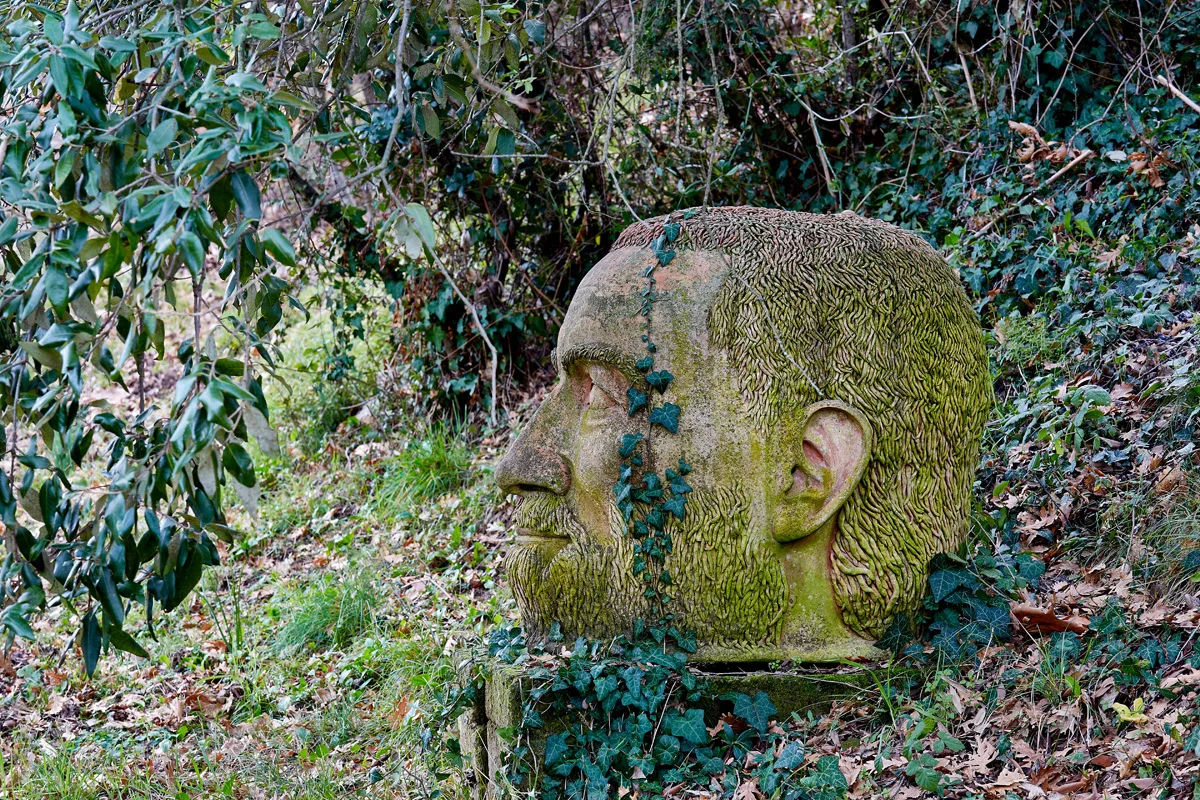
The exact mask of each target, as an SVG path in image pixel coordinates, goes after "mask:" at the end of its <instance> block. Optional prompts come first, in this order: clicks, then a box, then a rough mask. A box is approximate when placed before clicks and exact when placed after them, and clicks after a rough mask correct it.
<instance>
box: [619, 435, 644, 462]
mask: <svg viewBox="0 0 1200 800" xmlns="http://www.w3.org/2000/svg"><path fill="white" fill-rule="evenodd" d="M641 440H642V434H640V433H627V434H625V435H624V436H622V437H621V447H620V448H619V449H618V450H617V453H618V454H619V455H620V456H621V458H629V457H630V456H632V455H633V451H634V448H636V447H637V444H638V442H640V441H641Z"/></svg>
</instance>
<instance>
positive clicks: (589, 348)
mask: <svg viewBox="0 0 1200 800" xmlns="http://www.w3.org/2000/svg"><path fill="white" fill-rule="evenodd" d="M580 361H586V362H588V363H591V364H599V365H600V366H604V367H611V368H612V369H615V370H616V371H617V372H620V373H621V374H622V375H624V376H625V377H626V378H628V379H629V382H630V383H634V384H640V383H642V382H644V381H645V376H643V375H642V373H641V372H640V371H639V370H638V368H637V362H635V361H634V359H633V357H632V356H630V355H629V354H628V353H625V352H622V351H621V350H618V349H617V348H615V347H610V346H609V345H606V344H579V345H575V346H574V347H572V348H570V349H569V350H567V352H565V353H563V355H562V356H561V358H560V360H559V368H560V369H562V370H563V371H566V370H568V369H570V368H571V366H572V365H573V364H577V363H579V362H580Z"/></svg>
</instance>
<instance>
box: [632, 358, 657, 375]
mask: <svg viewBox="0 0 1200 800" xmlns="http://www.w3.org/2000/svg"><path fill="white" fill-rule="evenodd" d="M634 366H635V367H637V368H638V369H639V370H640V371H642V372H647V371H648V370H649V369H650V368H651V367H653V366H654V356H644V357H642V358H640V359H638V362H637V363H636V364H634Z"/></svg>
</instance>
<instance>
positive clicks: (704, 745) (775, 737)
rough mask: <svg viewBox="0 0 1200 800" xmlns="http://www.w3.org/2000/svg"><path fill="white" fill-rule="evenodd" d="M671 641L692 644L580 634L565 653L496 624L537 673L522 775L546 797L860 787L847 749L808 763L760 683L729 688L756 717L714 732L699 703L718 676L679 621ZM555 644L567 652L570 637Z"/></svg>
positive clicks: (524, 730) (833, 794)
mask: <svg viewBox="0 0 1200 800" xmlns="http://www.w3.org/2000/svg"><path fill="white" fill-rule="evenodd" d="M670 640H671V642H672V643H673V644H675V645H676V646H679V647H680V648H681V649H680V650H678V651H676V652H668V651H666V650H665V649H664V648H663V647H662V646H661V645H660V644H659V643H657V642H655V641H654V640H652V639H645V640H640V641H627V640H624V639H618V640H617V641H615V642H612V643H599V642H588V641H586V640H584V639H579V640H577V641H576V642H574V643H573V644H572V645H571V647H570V653H569V654H568V655H561V656H560V657H559V658H557V659H554V658H548V656H547V654H546V651H544V650H542V649H541V648H540V647H536V646H535V647H528V646H527V645H526V643H525V640H524V636H523V635H522V634H521V632H520V629H518V628H511V629H510V628H499V629H496V630H494V631H493V632H492V634H491V637H490V640H489V653H490V655H491V656H493V657H495V658H498V659H500V660H502V661H504V662H508V663H515V664H525V665H526V666H525V670H524V674H525V675H526V677H527V678H528V679H529V680H530V681H531V683H532V688H531V689H530V691H529V692H528V695H527V702H526V703H525V706H524V710H523V714H524V718H523V721H522V725H521V729H520V730H519V731H516V732H515V733H516V734H517V740H516V748H515V752H514V758H513V761H512V764H511V765H510V773H509V778H510V780H512V782H513V784H514V785H515V786H517V787H518V788H521V789H527V788H529V787H530V786H531V785H532V784H533V783H534V782H535V781H536V783H537V789H536V792H537V796H538V797H541V798H545V799H546V800H551V799H552V798H554V799H555V800H557V798H581V799H582V798H592V797H615V796H619V795H620V793H621V790H622V789H636V790H638V791H640V792H642V793H643V795H645V796H661V794H662V792H663V790H664V789H666V788H667V787H668V786H670V785H673V784H679V783H685V784H687V783H691V784H692V785H711V782H712V781H715V782H716V784H715V785H716V786H719V787H720V790H721V794H722V796H724V797H732V795H733V793H734V791H735V790H736V789H737V788H738V787H739V786H741V785H742V784H743V783H744V782H745V781H747V780H748V779H750V778H755V779H757V781H758V786H759V788H760V789H761V790H762V791H763V792H765V793H767V794H768V796H778V797H779V798H780V799H781V800H816V799H817V798H824V799H825V800H837V799H838V798H842V797H844V796H845V794H846V792H847V790H848V788H849V787H848V785H847V783H846V779H845V777H844V776H843V775H842V773H841V772H840V771H839V769H838V760H837V758H836V757H834V756H824V757H822V758H820V759H819V760H818V761H817V762H816V763H815V764H813V765H812V766H811V767H810V768H808V769H807V770H805V769H804V763H805V758H804V756H805V750H804V745H803V743H802V742H801V741H797V740H792V741H786V742H785V740H784V736H783V734H782V732H781V729H780V728H779V727H778V726H777V725H773V723H774V720H775V716H774V715H775V708H774V706H773V705H772V704H771V701H770V700H769V699H768V698H767V696H766V695H765V694H763V693H761V692H760V693H758V694H757V695H755V696H754V697H749V696H747V695H744V694H735V695H730V696H728V697H726V698H723V699H724V700H725V701H726V702H728V703H729V704H731V706H732V713H733V715H734V716H735V717H737V718H741V720H742V722H744V723H745V727H744V729H741V730H740V732H736V731H735V730H734V728H733V727H731V726H730V725H728V724H721V725H719V726H717V730H716V732H715V733H714V734H710V733H709V728H708V727H707V726H706V723H705V720H704V712H703V710H702V709H701V708H700V707H699V706H698V704H699V703H700V702H701V700H702V699H703V698H704V697H705V695H706V692H707V691H708V686H707V683H706V681H705V680H704V679H703V678H701V677H699V676H698V675H696V674H695V673H693V672H691V671H689V670H688V669H687V651H688V650H690V649H691V643H690V642H689V641H688V639H687V638H686V637H679V635H678V632H676V631H674V630H673V629H672V631H671V633H670ZM550 651H551V652H554V653H561V652H562V643H561V639H558V640H555V641H552V642H551V643H550ZM531 657H536V662H535V661H532V660H531ZM546 664H550V666H545V665H546ZM478 691H479V689H478V687H477V688H476V689H475V692H478ZM740 727H741V726H739V728H740ZM532 731H540V732H542V733H544V734H545V740H544V741H545V744H544V750H543V752H542V761H541V771H540V772H539V773H534V772H533V770H532V767H531V765H532V764H533V763H534V760H533V759H532V758H530V752H529V740H528V739H527V738H526V737H527V736H528V735H529V734H530V732H532ZM776 753H778V755H777V754H776ZM727 762H728V763H727ZM776 792H779V794H778V795H775V793H776Z"/></svg>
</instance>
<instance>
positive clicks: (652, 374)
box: [613, 222, 695, 652]
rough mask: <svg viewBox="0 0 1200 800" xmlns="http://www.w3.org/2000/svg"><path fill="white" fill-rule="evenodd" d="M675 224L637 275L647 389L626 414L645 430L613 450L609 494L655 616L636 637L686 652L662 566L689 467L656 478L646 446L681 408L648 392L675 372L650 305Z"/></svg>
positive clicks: (683, 503) (687, 640)
mask: <svg viewBox="0 0 1200 800" xmlns="http://www.w3.org/2000/svg"><path fill="white" fill-rule="evenodd" d="M679 231H680V226H679V223H678V222H669V223H667V224H666V225H664V226H663V232H662V235H660V236H659V237H658V238H657V239H656V240H655V241H654V246H653V250H654V256H655V260H654V261H653V262H651V263H650V265H649V266H647V267H646V269H645V271H644V272H643V273H642V277H643V278H645V279H646V284H645V288H644V289H642V291H641V297H642V305H641V309H640V312H639V313H640V314H641V316H642V318H643V320H644V324H645V333H643V334H642V342H643V344H644V345H645V348H646V355H645V356H643V357H642V358H641V359H639V360H638V362H637V368H638V370H639V371H640V372H642V373H643V374H644V375H645V376H646V384H647V385H648V386H649V392H648V393H647V392H643V391H641V390H640V389H639V388H638V387H636V386H630V387H629V389H628V391H627V392H626V399H627V400H628V403H629V405H628V412H629V416H630V417H631V418H634V417H639V416H640V415H642V413H643V412H647V413H646V414H645V432H644V433H643V432H641V431H635V432H632V433H626V434H625V435H624V436H622V437H621V441H620V444H619V445H618V448H617V453H618V455H620V457H621V468H620V473H619V476H618V478H617V482H616V484H614V485H613V494H614V495H616V502H617V508H618V509H619V510H620V512H621V517H622V519H624V521H625V528H626V533H627V534H629V535H630V536H631V537H632V538H633V540H634V559H633V572H634V575H636V576H637V577H638V578H639V579H640V580H641V581H642V582H643V584H644V585H645V589H644V592H645V596H646V599H647V600H649V601H650V603H651V604H652V607H653V608H654V610H655V613H656V615H657V619H656V620H654V621H653V623H652V624H651V625H649V626H648V627H647V626H646V625H645V622H644V621H640V620H639V621H638V624H637V626H636V629H635V636H638V637H640V636H641V635H642V634H643V633H645V632H649V633H650V635H651V636H652V637H653V638H654V639H655V641H656V642H658V643H659V644H665V642H666V640H667V637H668V636H670V637H671V638H672V640H673V641H674V642H675V643H676V645H677V646H679V647H680V648H681V649H683V650H685V651H686V652H694V651H695V636H694V635H692V636H687V635H684V634H681V633H680V632H679V630H678V629H677V628H676V627H675V626H674V625H672V620H673V619H674V615H673V614H672V613H671V612H670V611H669V610H668V608H667V604H668V603H669V602H670V600H671V595H670V586H671V585H672V581H671V574H670V573H669V572H668V571H667V569H666V558H667V556H668V555H670V553H671V535H670V533H668V531H667V526H668V524H669V520H670V518H671V517H675V519H676V520H678V521H679V522H683V520H684V517H685V516H686V513H687V496H688V494H690V493H691V491H692V487H691V486H690V485H688V482H687V481H686V480H685V479H684V476H685V475H687V474H688V473H689V472H691V469H692V468H691V466H690V465H689V464H688V463H687V462H686V461H684V460H683V459H682V458H681V459H679V463H678V464H677V465H676V466H675V467H674V468H673V469H672V468H668V469H667V470H666V471H665V472H664V473H663V474H662V475H661V476H660V475H659V474H658V472H657V471H655V470H651V469H650V468H649V467H650V464H649V463H648V462H649V459H650V452H651V451H650V448H651V444H652V441H651V440H652V438H653V435H654V432H655V427H656V426H657V427H659V428H662V429H663V430H664V431H666V432H667V433H669V434H671V435H674V434H676V433H678V432H679V412H680V408H679V406H677V405H676V404H674V403H670V402H665V401H664V402H662V403H661V404H659V405H655V402H654V398H653V395H654V394H655V393H657V394H659V395H663V394H665V393H666V391H667V389H669V388H670V386H671V383H672V382H673V381H674V380H675V376H674V375H672V374H671V373H670V372H668V371H667V370H665V369H659V370H656V369H654V357H655V354H656V353H657V351H658V347H657V345H655V343H654V339H653V333H654V330H653V309H654V302H655V300H656V299H657V292H656V290H655V284H656V280H655V277H654V273H655V271H656V270H657V269H658V268H659V267H665V266H666V265H667V264H670V263H671V261H672V259H674V258H675V251H674V250H672V249H670V246H671V245H672V244H674V243H675V240H676V239H677V238H678V237H679Z"/></svg>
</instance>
